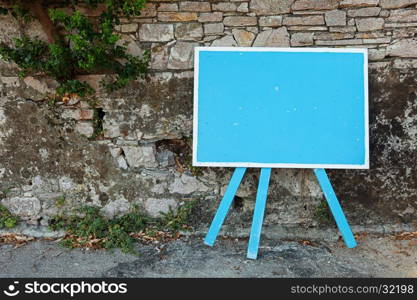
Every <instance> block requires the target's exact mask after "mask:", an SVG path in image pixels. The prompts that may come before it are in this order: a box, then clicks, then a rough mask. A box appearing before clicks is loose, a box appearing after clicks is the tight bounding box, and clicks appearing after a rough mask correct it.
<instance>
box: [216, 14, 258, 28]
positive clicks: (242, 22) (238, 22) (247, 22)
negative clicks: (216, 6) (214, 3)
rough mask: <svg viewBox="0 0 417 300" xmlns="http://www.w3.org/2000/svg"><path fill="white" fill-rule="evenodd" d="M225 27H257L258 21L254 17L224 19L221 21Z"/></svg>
mask: <svg viewBox="0 0 417 300" xmlns="http://www.w3.org/2000/svg"><path fill="white" fill-rule="evenodd" d="M223 23H224V25H226V26H253V25H257V23H258V21H257V19H256V18H255V17H240V16H237V17H236V16H233V17H225V18H224V20H223Z"/></svg>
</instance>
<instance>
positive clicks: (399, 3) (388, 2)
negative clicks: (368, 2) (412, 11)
mask: <svg viewBox="0 0 417 300" xmlns="http://www.w3.org/2000/svg"><path fill="white" fill-rule="evenodd" d="M416 3H417V0H381V3H380V5H381V7H382V8H402V7H407V6H411V5H414V4H416Z"/></svg>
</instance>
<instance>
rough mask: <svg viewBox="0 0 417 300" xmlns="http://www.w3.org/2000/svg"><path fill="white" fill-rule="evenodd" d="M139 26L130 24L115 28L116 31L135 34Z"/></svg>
mask: <svg viewBox="0 0 417 300" xmlns="http://www.w3.org/2000/svg"><path fill="white" fill-rule="evenodd" d="M138 27H139V25H138V24H137V23H130V24H121V25H117V26H116V28H115V29H116V30H117V31H120V32H123V33H127V32H136V31H138Z"/></svg>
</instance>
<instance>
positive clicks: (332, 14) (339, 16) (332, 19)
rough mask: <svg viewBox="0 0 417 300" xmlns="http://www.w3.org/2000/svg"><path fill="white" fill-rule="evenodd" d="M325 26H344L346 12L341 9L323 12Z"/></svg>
mask: <svg viewBox="0 0 417 300" xmlns="http://www.w3.org/2000/svg"><path fill="white" fill-rule="evenodd" d="M324 18H325V20H326V25H327V26H345V25H346V12H345V11H343V10H332V11H328V12H326V13H325V14H324Z"/></svg>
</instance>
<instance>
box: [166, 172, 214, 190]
mask: <svg viewBox="0 0 417 300" xmlns="http://www.w3.org/2000/svg"><path fill="white" fill-rule="evenodd" d="M168 190H169V192H170V193H172V194H175V193H178V194H183V195H186V194H191V193H194V192H197V191H199V192H204V191H208V190H209V188H208V187H207V186H206V185H205V184H203V183H202V182H201V181H199V180H198V179H197V178H195V177H193V176H190V175H187V174H185V173H183V174H182V175H181V177H176V178H175V179H174V181H173V182H172V183H171V184H170V185H169V187H168Z"/></svg>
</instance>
